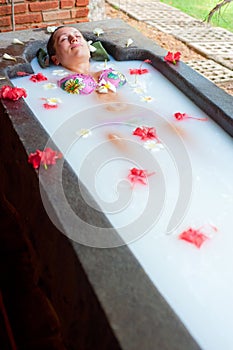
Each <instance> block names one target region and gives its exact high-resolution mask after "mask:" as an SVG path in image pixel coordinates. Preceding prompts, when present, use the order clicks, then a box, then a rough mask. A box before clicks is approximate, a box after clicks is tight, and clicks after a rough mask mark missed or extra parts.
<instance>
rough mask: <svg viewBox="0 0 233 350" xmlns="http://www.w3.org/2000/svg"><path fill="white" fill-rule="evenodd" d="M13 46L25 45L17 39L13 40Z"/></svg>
mask: <svg viewBox="0 0 233 350" xmlns="http://www.w3.org/2000/svg"><path fill="white" fill-rule="evenodd" d="M12 44H19V45H24V43H23V42H22V41H20V40H19V39H17V38H14V39H13V41H12Z"/></svg>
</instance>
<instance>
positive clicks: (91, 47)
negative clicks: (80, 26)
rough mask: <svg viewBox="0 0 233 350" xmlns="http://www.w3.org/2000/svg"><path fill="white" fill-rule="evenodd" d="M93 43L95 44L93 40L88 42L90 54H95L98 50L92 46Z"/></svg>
mask: <svg viewBox="0 0 233 350" xmlns="http://www.w3.org/2000/svg"><path fill="white" fill-rule="evenodd" d="M92 43H93V41H92V40H89V41H88V42H87V44H88V47H89V50H90V52H95V51H96V50H97V49H96V47H95V46H93V45H91V44H92Z"/></svg>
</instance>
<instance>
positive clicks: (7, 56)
mask: <svg viewBox="0 0 233 350" xmlns="http://www.w3.org/2000/svg"><path fill="white" fill-rule="evenodd" d="M2 57H3V58H4V59H5V60H11V61H16V58H15V57H13V56H10V55H8V53H4V55H3V56H2Z"/></svg>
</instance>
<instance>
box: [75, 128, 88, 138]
mask: <svg viewBox="0 0 233 350" xmlns="http://www.w3.org/2000/svg"><path fill="white" fill-rule="evenodd" d="M76 134H77V135H78V136H81V137H84V138H87V137H89V136H91V134H92V132H91V130H90V129H80V130H78V131H77V132H76Z"/></svg>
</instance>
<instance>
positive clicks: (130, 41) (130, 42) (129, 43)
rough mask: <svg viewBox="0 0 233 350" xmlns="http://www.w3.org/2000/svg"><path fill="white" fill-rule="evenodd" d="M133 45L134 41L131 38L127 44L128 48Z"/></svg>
mask: <svg viewBox="0 0 233 350" xmlns="http://www.w3.org/2000/svg"><path fill="white" fill-rule="evenodd" d="M132 44H133V40H132V39H131V38H129V39H128V40H127V43H126V47H129V46H130V45H132Z"/></svg>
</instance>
